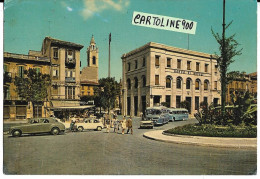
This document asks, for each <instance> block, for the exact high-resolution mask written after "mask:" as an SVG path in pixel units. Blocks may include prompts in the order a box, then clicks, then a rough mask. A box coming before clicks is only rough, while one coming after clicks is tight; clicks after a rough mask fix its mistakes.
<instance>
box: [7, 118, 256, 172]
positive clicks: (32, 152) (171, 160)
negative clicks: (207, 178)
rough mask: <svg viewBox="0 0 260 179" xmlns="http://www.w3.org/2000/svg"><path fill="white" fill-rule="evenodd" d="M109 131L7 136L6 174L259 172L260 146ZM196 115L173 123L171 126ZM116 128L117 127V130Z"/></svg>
mask: <svg viewBox="0 0 260 179" xmlns="http://www.w3.org/2000/svg"><path fill="white" fill-rule="evenodd" d="M139 121H140V119H139V118H136V119H134V121H133V125H134V135H130V134H127V135H122V134H115V133H112V132H111V133H105V130H102V131H100V132H98V131H86V132H81V133H79V132H78V133H66V134H64V135H58V136H51V135H40V136H24V137H20V138H13V137H9V136H7V135H5V136H4V173H6V174H80V175H81V174H84V175H94V174H101V175H102V174H108V175H110V174H113V175H117V174H121V175H124V174H128V175H129V174H139V175H141V174H153V175H157V174H161V175H166V174H170V175H244V174H250V173H254V172H255V170H256V166H257V151H256V150H251V149H250V150H242V149H224V148H213V147H202V146H192V145H181V144H173V143H164V142H158V141H153V140H149V139H146V138H144V137H143V133H144V132H147V131H149V130H150V129H137V128H138V127H139ZM191 122H194V120H189V121H180V122H171V123H169V124H166V125H164V126H162V127H158V128H155V129H154V130H156V129H168V128H172V127H175V126H178V125H183V124H185V123H191ZM111 131H112V129H111Z"/></svg>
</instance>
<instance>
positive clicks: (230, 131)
mask: <svg viewBox="0 0 260 179" xmlns="http://www.w3.org/2000/svg"><path fill="white" fill-rule="evenodd" d="M164 132H165V133H166V134H178V135H190V136H207V137H244V138H255V137H256V136H257V127H256V126H233V125H231V126H217V125H210V124H204V125H197V124H188V125H184V126H179V127H176V128H173V129H169V130H166V131H164Z"/></svg>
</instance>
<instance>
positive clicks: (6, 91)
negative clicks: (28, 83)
mask: <svg viewBox="0 0 260 179" xmlns="http://www.w3.org/2000/svg"><path fill="white" fill-rule="evenodd" d="M9 99H10V86H4V100H9Z"/></svg>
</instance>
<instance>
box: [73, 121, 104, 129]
mask: <svg viewBox="0 0 260 179" xmlns="http://www.w3.org/2000/svg"><path fill="white" fill-rule="evenodd" d="M76 125H77V127H78V131H79V132H82V131H83V130H97V131H101V130H102V129H103V128H104V125H103V124H102V122H101V121H99V120H98V119H91V118H90V119H86V120H84V121H82V122H77V123H76Z"/></svg>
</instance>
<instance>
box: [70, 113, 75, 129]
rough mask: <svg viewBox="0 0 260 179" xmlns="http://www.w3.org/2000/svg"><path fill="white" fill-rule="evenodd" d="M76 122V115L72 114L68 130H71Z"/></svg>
mask: <svg viewBox="0 0 260 179" xmlns="http://www.w3.org/2000/svg"><path fill="white" fill-rule="evenodd" d="M75 123H76V115H74V116H72V118H71V123H70V131H71V132H72V131H73V128H74V125H75Z"/></svg>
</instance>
